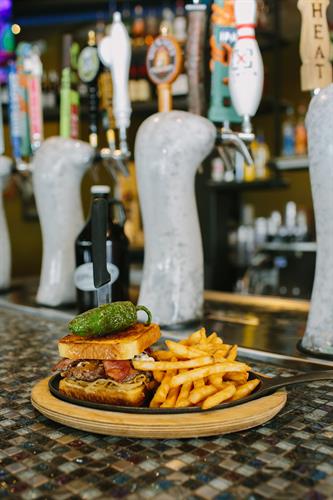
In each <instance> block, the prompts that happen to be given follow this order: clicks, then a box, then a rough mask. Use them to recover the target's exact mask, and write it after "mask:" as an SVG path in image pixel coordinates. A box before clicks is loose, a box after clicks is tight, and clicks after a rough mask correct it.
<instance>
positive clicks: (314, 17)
mask: <svg viewBox="0 0 333 500" xmlns="http://www.w3.org/2000/svg"><path fill="white" fill-rule="evenodd" d="M328 4H329V0H317V1H316V2H309V1H307V0H298V4H297V7H298V9H299V10H300V12H301V15H302V27H301V42H300V55H301V60H302V66H301V87H302V90H314V89H316V88H323V87H326V86H327V85H329V84H330V83H332V65H331V62H330V45H331V42H330V36H329V29H328V23H327V18H326V10H327V6H328Z"/></svg>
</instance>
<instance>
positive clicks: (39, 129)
mask: <svg viewBox="0 0 333 500" xmlns="http://www.w3.org/2000/svg"><path fill="white" fill-rule="evenodd" d="M24 59H25V60H24V70H25V72H26V73H28V75H27V89H28V112H29V125H30V126H29V128H30V142H31V148H32V150H33V151H36V149H38V148H39V146H40V145H41V143H42V141H43V139H44V127H43V107H42V87H41V78H42V74H43V66H42V63H41V60H40V57H39V54H38V53H37V52H36V49H34V48H31V50H30V51H29V53H28V54H27V55H26V57H25V58H24Z"/></svg>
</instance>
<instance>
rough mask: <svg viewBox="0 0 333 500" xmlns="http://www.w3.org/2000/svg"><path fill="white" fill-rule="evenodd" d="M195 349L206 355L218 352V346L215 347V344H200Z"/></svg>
mask: <svg viewBox="0 0 333 500" xmlns="http://www.w3.org/2000/svg"><path fill="white" fill-rule="evenodd" d="M193 347H195V349H199V350H200V351H203V352H205V353H207V352H208V353H214V352H215V351H216V346H214V344H207V343H206V344H203V343H200V344H196V345H195V346H193Z"/></svg>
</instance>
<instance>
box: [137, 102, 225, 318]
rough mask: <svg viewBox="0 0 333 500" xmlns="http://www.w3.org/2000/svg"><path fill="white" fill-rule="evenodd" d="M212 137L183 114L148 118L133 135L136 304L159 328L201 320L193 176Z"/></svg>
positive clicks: (202, 123) (208, 127)
mask: <svg viewBox="0 0 333 500" xmlns="http://www.w3.org/2000/svg"><path fill="white" fill-rule="evenodd" d="M215 137H216V130H215V127H214V125H213V124H212V123H211V122H210V121H208V120H207V119H205V118H202V117H200V116H197V115H193V114H192V113H185V112H184V111H171V112H169V113H158V114H155V115H153V116H151V117H149V118H148V119H147V120H145V121H144V122H143V124H142V125H141V126H140V129H139V131H138V134H137V137H136V143H135V164H136V171H137V179H138V188H139V195H140V204H141V210H142V218H143V225H144V232H145V257H144V268H143V280H142V283H141V288H140V296H139V303H142V304H145V305H147V307H149V308H150V310H151V311H152V313H153V315H154V318H155V321H156V322H158V323H160V324H162V325H172V324H175V323H181V322H186V321H190V320H195V319H200V318H201V316H202V307H203V285H204V282H203V251H202V241H201V234H200V227H199V219H198V213H197V207H196V201H195V193H194V176H195V173H196V171H197V169H198V167H199V165H200V163H201V162H202V160H203V159H204V158H205V157H206V156H207V155H208V154H209V152H210V151H211V149H212V147H213V145H214V141H215Z"/></svg>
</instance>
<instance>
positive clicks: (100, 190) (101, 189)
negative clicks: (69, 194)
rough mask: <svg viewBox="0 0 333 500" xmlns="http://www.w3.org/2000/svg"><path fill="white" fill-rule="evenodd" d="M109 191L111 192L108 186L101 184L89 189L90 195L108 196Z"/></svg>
mask: <svg viewBox="0 0 333 500" xmlns="http://www.w3.org/2000/svg"><path fill="white" fill-rule="evenodd" d="M110 191H111V189H110V186H106V185H101V184H95V185H94V186H91V188H90V192H91V194H109V193H110Z"/></svg>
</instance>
